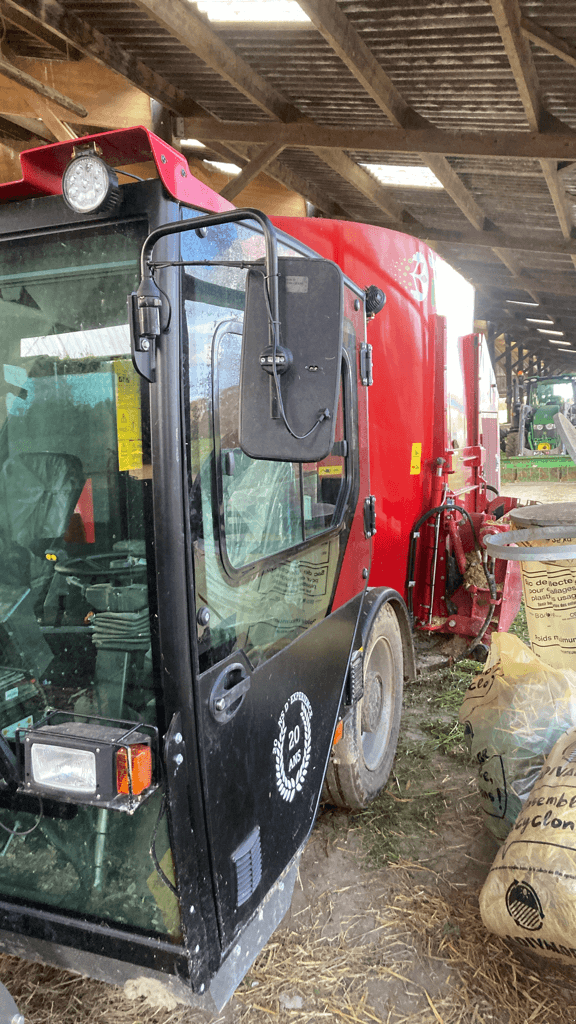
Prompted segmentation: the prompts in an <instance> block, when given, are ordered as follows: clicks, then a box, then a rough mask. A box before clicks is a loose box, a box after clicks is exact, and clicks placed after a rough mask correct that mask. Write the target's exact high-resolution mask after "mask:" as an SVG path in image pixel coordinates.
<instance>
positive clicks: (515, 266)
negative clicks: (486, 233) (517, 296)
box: [493, 247, 542, 304]
mask: <svg viewBox="0 0 576 1024" xmlns="http://www.w3.org/2000/svg"><path fill="white" fill-rule="evenodd" d="M493 252H494V253H495V254H496V256H497V257H498V259H499V260H501V262H502V263H503V264H504V266H505V267H507V268H508V270H509V271H510V273H511V274H512V275H513V279H514V284H515V285H516V286H517V287H519V288H520V289H521V290H522V291H525V292H527V293H528V295H530V296H531V297H532V298H533V299H534V302H538V303H539V304H541V303H542V299H541V298H540V296H539V295H538V293H537V292H536V291H535V290H534V288H533V287H532V285H531V283H530V282H529V281H526V278H524V279H522V276H521V275H522V270H521V267H520V266H519V263H518V261H517V260H516V259H514V257H513V256H512V253H510V252H507V251H506V250H505V249H499V248H496V247H494V249H493Z"/></svg>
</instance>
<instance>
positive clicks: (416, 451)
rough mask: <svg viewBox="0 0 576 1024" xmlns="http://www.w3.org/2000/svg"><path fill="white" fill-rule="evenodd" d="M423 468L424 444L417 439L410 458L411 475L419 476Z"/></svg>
mask: <svg viewBox="0 0 576 1024" xmlns="http://www.w3.org/2000/svg"><path fill="white" fill-rule="evenodd" d="M421 469H422V445H421V443H420V442H419V441H415V442H414V444H413V445H412V456H411V458H410V476H418V474H419V473H420V471H421Z"/></svg>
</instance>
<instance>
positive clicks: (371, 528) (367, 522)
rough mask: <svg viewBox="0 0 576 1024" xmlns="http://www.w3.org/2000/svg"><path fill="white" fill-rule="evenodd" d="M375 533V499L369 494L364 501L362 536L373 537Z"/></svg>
mask: <svg viewBox="0 0 576 1024" xmlns="http://www.w3.org/2000/svg"><path fill="white" fill-rule="evenodd" d="M375 533H376V498H375V496H374V495H373V494H371V495H370V496H369V497H368V498H365V499H364V536H365V537H366V538H368V537H373V536H374V534H375Z"/></svg>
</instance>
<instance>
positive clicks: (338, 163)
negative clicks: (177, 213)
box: [135, 0, 413, 222]
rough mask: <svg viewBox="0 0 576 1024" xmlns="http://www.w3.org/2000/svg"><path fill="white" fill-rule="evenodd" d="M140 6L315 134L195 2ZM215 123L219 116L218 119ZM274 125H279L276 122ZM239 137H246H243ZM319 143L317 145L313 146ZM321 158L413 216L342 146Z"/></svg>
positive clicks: (168, 0)
mask: <svg viewBox="0 0 576 1024" xmlns="http://www.w3.org/2000/svg"><path fill="white" fill-rule="evenodd" d="M135 2H136V3H137V4H138V7H140V8H141V10H143V11H145V12H146V13H147V14H148V15H150V16H151V17H152V18H153V19H154V20H155V21H156V22H157V23H158V24H159V25H161V26H162V27H163V28H164V29H166V30H167V31H168V32H170V33H171V34H172V35H173V36H174V37H175V38H176V39H178V41H179V42H180V43H182V44H183V45H184V46H186V47H188V49H190V50H191V51H192V52H193V53H196V54H197V55H198V57H200V59H201V60H202V61H204V63H205V64H207V65H208V66H209V67H211V68H213V70H214V71H217V72H218V74H219V75H221V76H222V77H223V78H225V79H226V80H227V81H228V82H230V83H231V84H232V85H234V87H235V88H236V89H238V90H239V91H240V92H242V93H243V94H244V95H245V96H247V97H248V98H249V99H250V100H251V102H253V103H255V104H257V105H258V106H259V107H260V108H261V109H262V110H264V111H265V112H266V113H267V114H269V115H270V116H271V117H273V118H275V119H276V120H277V121H279V122H301V123H302V124H305V125H306V126H307V127H308V128H309V130H310V132H311V133H312V134H314V133H316V132H317V131H318V126H317V125H316V124H314V122H312V121H310V120H308V119H306V118H304V117H303V115H302V114H301V113H300V111H299V110H298V109H297V108H296V107H295V106H294V105H293V104H292V103H291V102H290V101H289V100H288V99H287V98H286V97H285V96H283V95H282V93H280V92H278V90H277V89H274V88H273V87H272V86H270V85H269V83H268V82H266V80H265V79H264V78H262V77H261V75H259V74H257V72H256V71H254V70H253V69H252V68H251V67H250V65H249V64H247V63H246V61H244V60H242V58H241V57H239V56H238V54H237V53H235V52H234V50H232V49H231V48H230V47H229V46H228V45H227V44H226V43H224V42H223V40H222V39H221V38H220V37H219V36H218V35H217V34H216V32H214V31H213V29H211V28H210V26H209V25H208V24H207V23H206V21H204V20H203V19H202V18H201V17H200V16H199V15H198V14H196V13H195V12H194V10H193V8H191V6H190V4H188V3H187V2H186V0H135ZM215 123H216V124H217V123H218V122H215ZM270 127H272V128H273V129H274V128H275V127H276V125H273V124H272V125H271V126H270ZM236 141H246V140H243V139H240V140H236ZM282 141H283V140H282V139H281V138H280V137H278V136H275V137H272V138H270V139H268V140H267V143H274V142H276V143H280V142H282ZM311 148H312V149H314V145H312V146H311ZM317 155H318V156H319V157H320V159H321V160H323V161H324V162H325V163H327V164H328V166H329V167H331V168H332V169H333V170H336V171H337V173H338V174H340V175H341V177H343V178H344V179H345V180H346V181H349V182H350V183H351V184H352V185H354V187H355V188H356V189H358V191H359V192H361V193H362V194H363V195H365V196H368V197H369V198H370V200H371V202H373V203H374V205H375V206H376V207H377V208H378V209H379V210H381V211H382V212H383V213H385V214H386V215H387V216H388V217H390V219H391V220H392V221H393V222H404V221H405V220H412V222H413V218H410V215H409V214H408V213H407V211H405V210H404V209H402V208H401V207H400V206H399V204H398V203H396V202H395V200H393V199H392V197H390V196H389V195H387V193H386V190H384V189H383V188H382V187H381V186H380V185H379V183H378V182H377V181H376V180H375V179H374V177H373V176H372V175H371V174H369V173H368V172H367V171H365V170H363V168H362V167H360V166H359V165H358V164H356V163H354V161H353V160H350V158H349V157H347V156H346V155H345V154H344V153H341V152H328V153H326V152H322V153H318V154H317Z"/></svg>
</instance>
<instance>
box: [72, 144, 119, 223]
mask: <svg viewBox="0 0 576 1024" xmlns="http://www.w3.org/2000/svg"><path fill="white" fill-rule="evenodd" d="M62 195H63V196H64V201H65V202H66V204H67V205H68V206H69V207H70V209H71V210H74V212H75V213H95V212H96V211H97V210H98V211H99V212H102V213H107V212H108V211H109V210H112V209H114V207H115V206H117V205H118V203H119V202H120V197H121V192H120V189H119V187H118V178H117V177H116V175H115V173H114V171H113V170H112V168H111V167H108V164H106V163H104V161H103V160H102V159H101V158H100V157H99V156H97V155H96V154H95V153H94V152H93V151H92V150H89V151H88V152H86V151H84V152H82V151H81V150H80V151H78V150H75V152H74V156H73V157H72V159H71V161H70V163H69V164H68V165H67V167H66V170H65V171H64V174H63V176H62Z"/></svg>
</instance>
